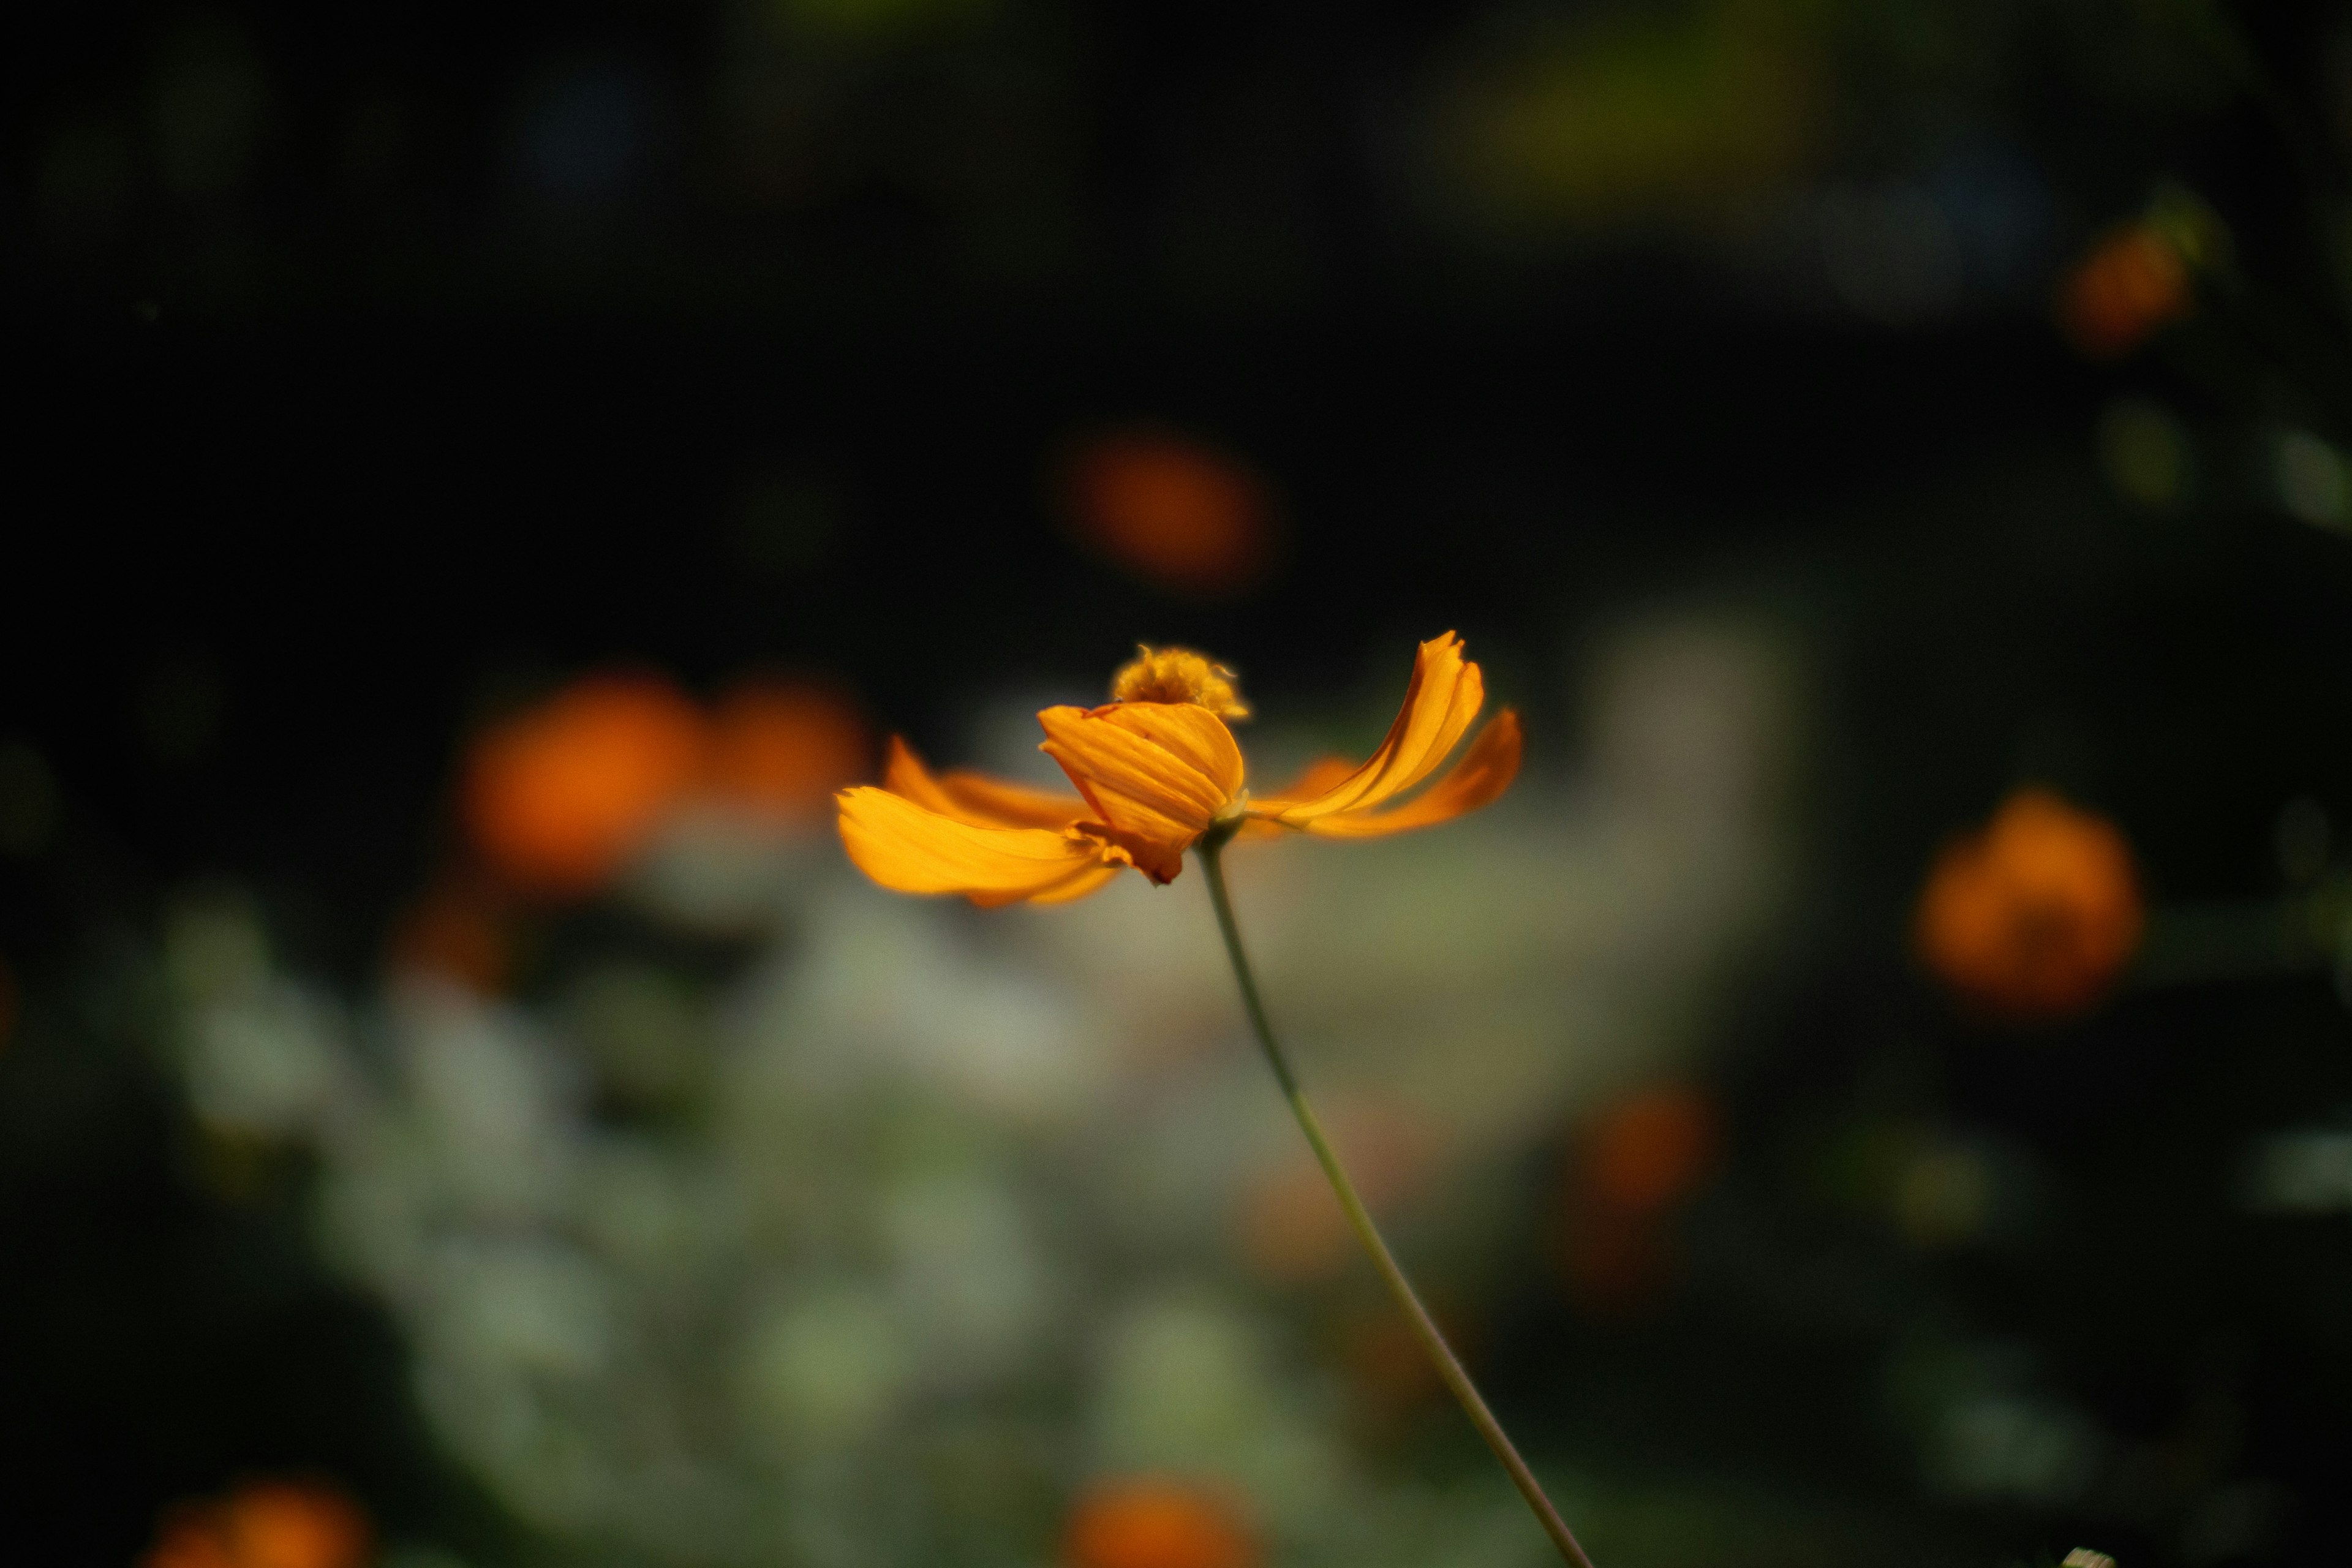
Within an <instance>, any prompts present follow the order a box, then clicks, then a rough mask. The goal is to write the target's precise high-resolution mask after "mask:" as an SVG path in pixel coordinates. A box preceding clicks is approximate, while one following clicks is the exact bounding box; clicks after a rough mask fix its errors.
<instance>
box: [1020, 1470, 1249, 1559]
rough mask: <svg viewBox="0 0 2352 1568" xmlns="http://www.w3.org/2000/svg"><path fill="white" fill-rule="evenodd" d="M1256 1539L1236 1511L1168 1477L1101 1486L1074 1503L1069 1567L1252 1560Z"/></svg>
mask: <svg viewBox="0 0 2352 1568" xmlns="http://www.w3.org/2000/svg"><path fill="white" fill-rule="evenodd" d="M1257 1561H1258V1549H1257V1542H1255V1540H1254V1539H1253V1538H1252V1537H1251V1535H1250V1532H1249V1531H1248V1530H1247V1528H1246V1527H1245V1526H1244V1524H1243V1522H1242V1521H1241V1519H1240V1518H1239V1516H1238V1515H1236V1514H1235V1513H1234V1510H1232V1509H1231V1508H1230V1507H1228V1506H1227V1505H1226V1504H1225V1503H1224V1502H1223V1501H1222V1500H1219V1499H1218V1498H1216V1497H1214V1496H1213V1495H1211V1494H1210V1493H1208V1492H1206V1491H1203V1490H1202V1489H1197V1488H1193V1487H1188V1486H1185V1485H1183V1484H1181V1483H1179V1482H1174V1481H1165V1480H1150V1479H1140V1480H1123V1481H1111V1482H1106V1483H1103V1484H1101V1485H1098V1486H1097V1487H1096V1488H1094V1489H1092V1490H1091V1491H1089V1492H1088V1493H1087V1495H1086V1496H1085V1497H1083V1498H1081V1499H1079V1500H1078V1502H1077V1505H1076V1507H1075V1508H1073V1509H1072V1510H1070V1522H1069V1528H1068V1530H1067V1531H1066V1533H1065V1535H1064V1537H1063V1541H1062V1562H1063V1563H1064V1565H1065V1568H1253V1565H1254V1564H1255V1563H1256V1562H1257Z"/></svg>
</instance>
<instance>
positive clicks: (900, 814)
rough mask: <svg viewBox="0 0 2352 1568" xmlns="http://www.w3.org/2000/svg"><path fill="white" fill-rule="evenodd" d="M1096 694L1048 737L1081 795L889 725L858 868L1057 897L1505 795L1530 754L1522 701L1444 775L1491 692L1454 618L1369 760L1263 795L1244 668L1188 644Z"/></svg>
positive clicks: (975, 892) (998, 900) (863, 820)
mask: <svg viewBox="0 0 2352 1568" xmlns="http://www.w3.org/2000/svg"><path fill="white" fill-rule="evenodd" d="M1111 699H1112V700H1110V701H1109V702H1107V703H1105V704H1103V705H1102V706H1101V707H1099V708H1048V709H1046V710H1045V711H1043V712H1042V713H1039V714H1038V715H1037V721H1038V723H1039V724H1040V725H1041V726H1043V728H1044V729H1045V743H1044V744H1043V745H1042V746H1041V747H1040V748H1039V749H1040V750H1041V751H1043V752H1045V753H1046V754H1047V755H1048V756H1051V757H1052V758H1053V759H1054V760H1055V762H1057V763H1060V764H1061V765H1062V771H1063V773H1066V774H1067V775H1068V776H1069V780H1070V782H1071V784H1074V785H1076V788H1077V792H1078V793H1077V794H1076V795H1063V794H1057V793H1056V792H1054V791H1051V790H1037V789H1031V788H1029V787H1027V786H1026V785H1022V784H1008V783H1005V782H1003V781H1001V780H995V779H989V778H985V777H983V776H982V775H979V774H976V773H946V774H936V775H935V774H933V773H930V772H929V770H928V769H927V768H925V767H924V765H923V763H921V761H920V760H919V759H918V758H917V757H916V756H915V754H914V753H913V752H910V751H908V749H907V748H906V746H905V745H904V744H903V743H900V742H896V741H894V742H892V743H891V752H890V762H889V766H888V768H887V771H886V772H885V773H884V774H883V779H882V784H881V787H880V788H872V787H867V788H861V789H850V790H844V791H843V792H842V793H841V795H840V796H839V801H840V826H841V839H842V844H843V847H845V848H846V849H847V850H848V852H849V858H850V859H851V860H852V861H853V862H855V863H856V866H857V868H858V869H859V870H861V871H864V872H865V873H866V875H867V876H869V877H871V878H873V879H875V880H876V881H877V882H879V883H881V884H882V885H883V886H884V887H886V888H890V889H896V890H898V892H902V893H961V894H962V895H964V896H965V897H966V898H969V899H970V900H971V901H972V902H974V903H976V904H982V905H995V904H1007V903H1014V902H1018V901H1020V900H1031V901H1033V902H1037V903H1060V902H1065V901H1066V900H1071V899H1076V898H1082V897H1084V896H1085V895H1086V894H1087V893H1091V892H1093V891H1094V890H1095V889H1097V888H1099V887H1101V886H1102V885H1103V884H1104V883H1105V882H1108V880H1109V879H1111V878H1112V877H1114V876H1116V875H1118V871H1119V869H1120V868H1122V867H1133V868H1135V869H1137V870H1139V871H1141V872H1143V873H1144V874H1145V875H1146V876H1148V877H1150V879H1152V880H1153V881H1155V882H1170V881H1173V880H1174V879H1175V878H1176V875H1177V873H1178V872H1179V871H1180V870H1181V869H1182V868H1183V863H1184V853H1185V851H1186V850H1188V849H1190V848H1192V847H1193V846H1194V845H1196V844H1198V843H1200V842H1201V841H1202V839H1203V838H1205V837H1208V836H1210V835H1211V834H1217V835H1220V836H1221V837H1220V841H1222V837H1224V836H1230V835H1233V834H1234V833H1238V832H1241V831H1244V829H1247V830H1252V831H1255V832H1264V833H1276V832H1280V831H1283V830H1286V829H1287V830H1291V831H1296V832H1300V833H1311V834H1317V835H1320V836H1322V837H1333V838H1371V837H1381V836H1384V835H1387V834H1391V833H1403V832H1407V831H1409V830H1411V829H1413V828H1419V827H1431V826H1436V825H1437V824H1439V823H1441V822H1450V821H1452V820H1453V819H1454V817H1457V816H1462V815H1463V814H1464V813H1465V812H1471V811H1475V810H1477V809H1479V808H1480V807H1482V806H1485V805H1490V804H1492V803H1493V802H1494V801H1495V800H1496V798H1498V797H1499V796H1500V795H1502V793H1503V792H1504V791H1505V790H1507V789H1508V788H1509V787H1510V784H1511V780H1512V779H1513V778H1514V777H1516V776H1517V773H1518V769H1519V721H1518V716H1517V714H1516V713H1514V712H1513V711H1512V710H1509V709H1507V708H1506V709H1504V710H1502V711H1501V712H1500V713H1497V714H1496V716H1495V718H1494V720H1493V721H1492V722H1490V723H1488V724H1487V725H1486V728H1485V729H1484V730H1482V731H1479V733H1478V735H1477V737H1476V738H1475V739H1474V740H1472V741H1471V742H1470V743H1469V744H1468V745H1467V746H1465V747H1464V748H1463V750H1462V754H1461V756H1460V758H1459V759H1458V760H1457V761H1455V763H1454V766H1453V767H1452V768H1451V769H1450V770H1448V771H1447V772H1446V773H1445V774H1444V777H1442V778H1438V779H1437V781H1436V782H1435V783H1434V784H1431V785H1430V787H1429V788H1427V789H1426V790H1423V791H1422V793H1421V794H1420V795H1418V796H1417V797H1416V798H1414V799H1412V800H1411V801H1409V802H1406V803H1405V804H1403V805H1398V804H1397V802H1398V801H1399V800H1400V799H1401V798H1402V796H1403V795H1406V794H1407V793H1408V792H1410V791H1412V790H1413V789H1414V788H1416V787H1417V786H1419V785H1421V784H1423V783H1425V782H1427V781H1428V780H1430V779H1431V778H1432V777H1433V776H1434V775H1435V774H1436V773H1437V772H1438V770H1439V768H1441V767H1443V766H1444V763H1445V760H1446V758H1447V757H1448V756H1450V755H1452V754H1453V752H1454V748H1455V747H1456V746H1457V745H1460V744H1461V742H1462V739H1463V737H1464V736H1465V735H1466V734H1468V733H1469V730H1470V725H1471V723H1472V722H1473V721H1475V719H1476V718H1477V717H1478V711H1479V710H1480V709H1481V708H1483V707H1485V706H1486V680H1485V678H1484V677H1483V676H1482V675H1481V674H1480V673H1479V669H1478V667H1477V666H1476V665H1475V664H1473V663H1471V662H1470V661H1469V660H1468V659H1466V658H1463V657H1462V641H1461V639H1460V638H1459V637H1455V636H1454V634H1453V633H1451V632H1448V633H1446V634H1445V635H1444V637H1433V638H1431V639H1430V640H1429V641H1427V642H1425V643H1423V644H1422V645H1421V647H1420V648H1419V649H1418V650H1417V651H1416V653H1415V654H1414V657H1413V666H1412V681H1411V682H1410V683H1409V684H1408V685H1407V686H1406V688H1405V696H1404V706H1403V707H1402V709H1401V710H1399V711H1398V713H1397V717H1396V721H1395V723H1393V724H1392V725H1391V726H1390V728H1389V732H1388V738H1387V739H1386V740H1384V741H1382V742H1381V746H1380V749H1379V750H1378V751H1376V752H1373V753H1372V755H1371V757H1370V760H1368V761H1367V762H1365V763H1363V765H1362V766H1360V767H1358V768H1354V769H1348V768H1346V767H1345V766H1344V764H1343V765H1342V766H1341V767H1340V768H1339V769H1337V770H1334V769H1330V768H1327V767H1318V768H1315V769H1310V770H1309V773H1308V779H1307V781H1302V782H1301V784H1298V785H1296V786H1294V787H1293V789H1292V790H1290V791H1288V792H1279V793H1276V795H1272V796H1271V797H1268V798H1265V799H1262V800H1261V799H1253V798H1251V796H1250V794H1249V792H1248V791H1247V790H1246V789H1245V788H1244V787H1243V771H1244V770H1243V764H1242V752H1241V746H1240V744H1239V743H1238V742H1235V741H1234V735H1233V731H1231V730H1229V729H1227V728H1226V727H1225V721H1226V719H1227V718H1228V717H1239V716H1240V715H1241V714H1242V713H1245V712H1247V711H1248V710H1247V709H1246V708H1245V707H1244V705H1243V704H1242V702H1241V699H1240V696H1239V694H1238V693H1237V692H1236V691H1235V690H1234V683H1233V678H1232V673H1231V672H1230V671H1228V670H1226V669H1224V668H1223V667H1221V666H1218V665H1215V664H1212V663H1211V662H1210V661H1209V660H1207V659H1205V658H1202V657H1201V656H1200V655H1199V654H1195V653H1188V652H1185V651H1183V650H1182V649H1165V650H1161V651H1160V652H1156V653H1155V652H1154V651H1153V650H1151V649H1150V648H1145V649H1144V650H1143V652H1142V657H1140V658H1137V659H1136V660H1135V661H1133V662H1132V663H1130V664H1129V665H1128V666H1127V667H1126V668H1123V669H1121V670H1120V671H1119V672H1118V676H1117V677H1116V678H1115V679H1113V681H1112V683H1111Z"/></svg>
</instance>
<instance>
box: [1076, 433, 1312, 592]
mask: <svg viewBox="0 0 2352 1568" xmlns="http://www.w3.org/2000/svg"><path fill="white" fill-rule="evenodd" d="M1067 500H1068V505H1069V509H1070V514H1071V521H1072V522H1073V524H1074V525H1075V527H1076V531H1077V533H1078V536H1079V537H1080V538H1081V539H1082V540H1084V541H1085V542H1087V543H1088V544H1090V545H1092V546H1093V547H1094V548H1096V549H1097V550H1099V551H1100V552H1102V553H1104V554H1105V555H1108V556H1109V557H1110V558H1111V559H1112V560H1113V561H1116V562H1118V563H1119V564H1120V565H1122V566H1124V567H1126V568H1127V569H1128V570H1129V571H1130V572H1133V573H1134V574H1137V575H1138V576H1139V577H1142V578H1144V579H1146V580H1147V581H1149V582H1151V583H1156V584H1159V585H1160V586H1161V587H1163V588H1171V589H1174V590H1175V591H1177V592H1178V593H1181V594H1198V595H1211V596H1214V595H1227V594H1234V593H1238V592H1240V591H1242V590H1243V589H1245V588H1249V587H1252V586H1255V584H1257V583H1258V582H1259V581H1260V580H1261V579H1263V578H1264V576H1265V572H1266V569H1267V568H1268V567H1269V566H1270V565H1271V564H1272V559H1273V554H1274V532H1275V520H1274V507H1273V503H1272V501H1271V500H1269V499H1268V498H1267V496H1266V493H1265V487H1264V486H1263V485H1262V484H1261V483H1259V481H1258V479H1257V478H1256V476H1255V475H1254V474H1252V473H1251V472H1250V471H1249V470H1248V469H1247V468H1244V467H1242V466H1241V465H1240V464H1239V463H1237V462H1235V461H1234V459H1232V458H1227V457H1223V456H1222V455H1220V454H1219V453H1217V452H1214V451H1213V450H1211V449H1210V448H1208V447H1203V446H1202V445H1200V444H1199V443H1197V442H1193V441H1189V440H1186V439H1185V438H1183V437H1180V436H1173V435H1169V434H1166V433H1163V432H1157V431H1129V432H1124V433H1121V434H1118V435H1112V436H1106V437H1100V438H1098V439H1097V440H1095V441H1093V442H1092V443H1090V444H1088V445H1087V446H1086V447H1083V448H1082V449H1081V450H1080V451H1079V452H1078V454H1077V456H1076V458H1075V459H1074V460H1073V461H1072V462H1071V464H1070V467H1069V472H1068V479H1067Z"/></svg>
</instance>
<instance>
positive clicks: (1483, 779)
mask: <svg viewBox="0 0 2352 1568" xmlns="http://www.w3.org/2000/svg"><path fill="white" fill-rule="evenodd" d="M1519 746H1520V738H1519V716H1518V715H1517V713H1515V712H1513V711H1512V710H1510V709H1508V708H1506V709H1504V710H1502V711H1501V712H1500V713H1497V714H1496V715H1495V717H1494V720H1493V721H1492V722H1490V723H1489V724H1488V725H1487V726H1486V728H1485V729H1484V730H1481V731H1478V738H1477V739H1476V740H1475V741H1473V742H1470V745H1469V748H1468V749H1467V750H1465V752H1463V753H1462V760H1461V761H1459V762H1457V763H1454V767H1453V769H1452V770H1451V771H1450V772H1448V773H1446V775H1445V776H1444V778H1442V779H1439V780H1438V781H1437V782H1436V783H1435V784H1432V785H1430V786H1429V788H1428V789H1426V790H1424V791H1423V792H1422V794H1421V795H1420V797H1419V798H1418V799H1415V800H1411V801H1408V802H1406V803H1405V804H1404V805H1400V806H1398V807H1396V808H1395V809H1393V810H1391V811H1342V812H1334V813H1332V814H1330V815H1328V816H1317V817H1309V818H1308V819H1307V820H1306V821H1304V822H1301V823H1299V824H1298V826H1301V827H1303V828H1305V829H1306V830H1307V832H1309V833H1313V834H1316V835H1318V836H1320V837H1327V838H1378V837H1382V836H1384V835H1387V834H1391V833H1409V832H1411V831H1412V829H1414V828H1416V827H1434V826H1437V825H1438V824H1439V823H1441V822H1451V821H1452V820H1454V818H1455V817H1457V816H1462V815H1464V814H1465V813H1466V812H1473V811H1476V810H1477V809H1478V808H1479V807H1481V806H1485V805H1493V804H1494V802H1495V801H1496V799H1497V798H1499V797H1500V796H1501V795H1502V793H1503V792H1504V791H1505V790H1507V789H1508V788H1510V787H1511V781H1512V780H1513V779H1514V778H1517V776H1518V773H1519Z"/></svg>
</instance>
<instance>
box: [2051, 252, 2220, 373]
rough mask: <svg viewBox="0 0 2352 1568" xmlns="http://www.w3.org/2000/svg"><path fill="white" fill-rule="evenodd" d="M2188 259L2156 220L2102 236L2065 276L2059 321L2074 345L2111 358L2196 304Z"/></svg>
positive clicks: (2186, 313)
mask: <svg viewBox="0 0 2352 1568" xmlns="http://www.w3.org/2000/svg"><path fill="white" fill-rule="evenodd" d="M2196 304H2197V301H2196V298H2195V296H2194V295H2192V294H2191V293H2190V292H2189V261H2188V258H2186V257H2184V256H2183V255H2182V254H2181V249H2180V247H2179V245H2178V244H2176V243H2175V242H2174V240H2173V238H2172V237H2170V236H2169V235H2168V234H2166V233H2165V232H2164V230H2163V229H2161V228H2160V227H2158V226H2157V225H2156V224H2153V223H2147V222H2141V223H2134V224H2127V225H2126V226H2124V227H2122V228H2119V229H2117V230H2116V231H2115V232H2114V233H2113V234H2110V235H2109V236H2107V237H2106V238H2105V239H2103V240H2101V241H2100V242H2099V244H2098V246H2097V247H2095V248H2094V249H2093V250H2092V251H2091V253H2090V254H2089V255H2088V256H2086V257H2084V258H2083V259H2082V260H2081V261H2080V262H2078V263H2077V264H2076V265H2075V268H2074V271H2072V272H2070V273H2069V274H2067V276H2066V280H2065V283H2064V285H2063V287H2062V288H2061V289H2060V290H2059V295H2058V321H2059V325H2061V326H2062V327H2063V328H2064V329H2065V331H2066V335H2067V336H2068V337H2069V338H2071V339H2073V340H2074V346H2075V347H2077V348H2079V349H2081V350H2082V351H2083V352H2084V353H2086V354H2090V355H2092V356H2094V357H2095V358H2100V359H2106V358H2111V357H2113V356H2114V355H2116V354H2121V353H2128V352H2129V351H2130V350H2132V349H2135V348H2137V347H2138V346H2139V344H2140V343H2141V342H2144V341H2145V340H2146V339H2147V337H2148V335H2149V334H2150V333H2152V332H2154V331H2156V330H2157V329H2158V328H2159V327H2162V326H2165V325H2167V324H2168V323H2169V322H2172V321H2179V320H2180V319H2181V318H2182V317H2184V316H2187V315H2188V314H2189V312H2190V311H2191V310H2194V309H2195V308H2196Z"/></svg>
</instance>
